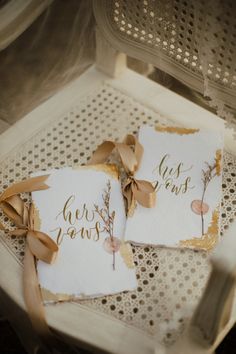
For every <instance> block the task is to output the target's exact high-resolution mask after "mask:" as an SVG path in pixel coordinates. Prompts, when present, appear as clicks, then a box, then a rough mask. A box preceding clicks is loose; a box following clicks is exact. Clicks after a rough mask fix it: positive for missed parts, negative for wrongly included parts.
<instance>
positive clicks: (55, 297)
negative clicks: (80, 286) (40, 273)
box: [41, 288, 75, 301]
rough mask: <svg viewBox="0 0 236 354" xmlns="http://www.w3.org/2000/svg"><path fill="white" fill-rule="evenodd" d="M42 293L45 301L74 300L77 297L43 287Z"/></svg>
mask: <svg viewBox="0 0 236 354" xmlns="http://www.w3.org/2000/svg"><path fill="white" fill-rule="evenodd" d="M41 294H42V298H43V301H69V300H73V299H74V298H75V297H74V296H72V295H67V294H60V293H55V294H54V293H53V292H51V291H50V290H48V289H45V288H41Z"/></svg>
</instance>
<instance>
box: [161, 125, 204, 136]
mask: <svg viewBox="0 0 236 354" xmlns="http://www.w3.org/2000/svg"><path fill="white" fill-rule="evenodd" d="M155 130H156V131H157V132H163V133H164V132H165V133H171V134H178V135H187V134H194V133H197V132H199V129H193V128H183V127H169V126H168V127H165V126H157V127H155Z"/></svg>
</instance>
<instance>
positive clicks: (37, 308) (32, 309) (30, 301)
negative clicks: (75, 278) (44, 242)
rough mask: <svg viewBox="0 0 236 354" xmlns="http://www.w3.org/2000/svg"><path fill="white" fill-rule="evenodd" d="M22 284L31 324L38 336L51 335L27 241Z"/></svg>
mask: <svg viewBox="0 0 236 354" xmlns="http://www.w3.org/2000/svg"><path fill="white" fill-rule="evenodd" d="M23 285H24V299H25V304H26V307H27V310H28V313H29V317H30V319H31V323H32V326H33V328H34V330H35V331H36V333H38V334H39V336H40V338H42V339H43V338H44V339H47V338H49V337H51V336H52V333H51V331H50V329H49V327H48V325H47V322H46V319H45V311H44V307H43V303H42V296H41V292H40V288H39V284H38V278H37V273H36V268H35V258H34V256H33V254H32V253H31V251H30V249H29V246H28V243H27V242H26V248H25V257H24V272H23Z"/></svg>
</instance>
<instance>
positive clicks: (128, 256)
mask: <svg viewBox="0 0 236 354" xmlns="http://www.w3.org/2000/svg"><path fill="white" fill-rule="evenodd" d="M120 255H121V257H122V259H123V261H124V263H125V265H126V266H127V268H130V269H133V268H134V267H135V265H134V259H133V252H132V247H131V245H130V243H129V242H124V241H123V242H122V243H121V246H120Z"/></svg>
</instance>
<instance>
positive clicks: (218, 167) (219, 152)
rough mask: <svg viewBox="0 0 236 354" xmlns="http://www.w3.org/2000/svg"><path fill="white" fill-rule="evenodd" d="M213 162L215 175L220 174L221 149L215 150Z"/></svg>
mask: <svg viewBox="0 0 236 354" xmlns="http://www.w3.org/2000/svg"><path fill="white" fill-rule="evenodd" d="M215 162H216V174H217V176H220V173H221V164H222V151H221V149H218V150H216V156H215Z"/></svg>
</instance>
